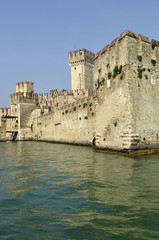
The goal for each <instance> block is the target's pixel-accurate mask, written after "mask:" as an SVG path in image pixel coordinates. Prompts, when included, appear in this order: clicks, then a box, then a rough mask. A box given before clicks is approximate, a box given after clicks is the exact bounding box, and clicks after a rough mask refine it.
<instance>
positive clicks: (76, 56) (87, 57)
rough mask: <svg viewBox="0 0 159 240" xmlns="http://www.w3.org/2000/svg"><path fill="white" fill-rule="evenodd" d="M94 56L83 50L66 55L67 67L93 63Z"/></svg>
mask: <svg viewBox="0 0 159 240" xmlns="http://www.w3.org/2000/svg"><path fill="white" fill-rule="evenodd" d="M94 57H95V54H94V53H93V52H91V51H89V50H86V49H85V48H83V49H79V50H75V51H72V52H69V53H68V59H69V65H74V64H75V65H76V64H77V63H79V62H84V61H86V62H88V63H91V64H93V63H94Z"/></svg>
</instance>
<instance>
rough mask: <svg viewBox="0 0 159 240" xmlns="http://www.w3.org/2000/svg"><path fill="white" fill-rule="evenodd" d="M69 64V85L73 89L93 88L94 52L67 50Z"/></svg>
mask: <svg viewBox="0 0 159 240" xmlns="http://www.w3.org/2000/svg"><path fill="white" fill-rule="evenodd" d="M68 57H69V66H70V67H71V85H72V90H75V89H91V90H93V67H94V57H95V55H94V53H92V52H90V51H88V50H86V49H80V50H77V51H73V52H69V55H68Z"/></svg>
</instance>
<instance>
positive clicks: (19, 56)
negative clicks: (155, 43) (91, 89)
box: [0, 0, 159, 108]
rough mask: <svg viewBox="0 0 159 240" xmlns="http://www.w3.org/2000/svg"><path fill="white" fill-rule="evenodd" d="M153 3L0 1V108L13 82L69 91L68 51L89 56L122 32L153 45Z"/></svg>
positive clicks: (158, 3) (158, 6)
mask: <svg viewBox="0 0 159 240" xmlns="http://www.w3.org/2000/svg"><path fill="white" fill-rule="evenodd" d="M158 10H159V0H151V1H150V0H133V1H132V0H78V1H77V0H0V108H1V107H9V105H10V102H9V101H10V97H9V95H10V94H12V93H15V91H16V90H15V88H16V83H17V82H23V81H29V82H34V92H37V93H46V92H49V91H50V90H51V89H58V90H61V89H67V90H70V89H71V71H70V67H69V65H68V52H69V51H73V50H74V49H75V48H76V49H81V48H86V49H88V50H90V51H92V52H94V53H95V54H96V53H97V52H98V51H100V50H101V49H102V48H103V47H105V46H106V45H107V44H110V43H111V41H112V40H113V39H115V38H116V37H118V36H119V35H120V34H121V33H122V32H123V31H124V30H126V29H129V30H131V31H133V32H134V33H135V34H142V35H145V36H147V37H149V39H150V40H151V39H156V40H159V14H158Z"/></svg>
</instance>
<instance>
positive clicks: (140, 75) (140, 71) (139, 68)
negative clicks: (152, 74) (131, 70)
mask: <svg viewBox="0 0 159 240" xmlns="http://www.w3.org/2000/svg"><path fill="white" fill-rule="evenodd" d="M145 70H146V69H145V68H141V67H140V66H138V69H137V71H138V78H140V79H141V78H142V73H143V72H144V71H145Z"/></svg>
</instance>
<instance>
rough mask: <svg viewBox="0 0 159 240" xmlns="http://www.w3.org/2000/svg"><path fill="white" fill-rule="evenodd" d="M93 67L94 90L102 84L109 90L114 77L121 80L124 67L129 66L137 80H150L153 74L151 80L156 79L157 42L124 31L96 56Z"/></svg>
mask: <svg viewBox="0 0 159 240" xmlns="http://www.w3.org/2000/svg"><path fill="white" fill-rule="evenodd" d="M94 65H95V71H94V75H95V86H96V89H98V88H99V86H100V85H103V84H105V85H107V88H109V87H110V85H112V84H111V82H113V80H114V79H117V78H116V76H119V75H120V76H119V78H121V79H123V78H124V69H125V70H126V69H127V68H126V66H130V69H132V70H133V71H135V72H136V75H137V77H139V78H142V77H143V76H144V77H145V78H147V79H148V78H151V76H150V75H151V74H152V73H153V75H154V76H153V78H155V79H158V71H159V41H157V40H154V39H152V40H151V41H150V40H149V38H148V37H146V36H143V35H141V34H139V35H138V36H136V34H135V33H133V32H132V31H129V30H126V31H124V32H123V33H122V34H120V36H119V37H118V38H116V39H114V40H113V41H112V42H111V43H110V45H106V47H104V48H103V49H102V50H101V51H100V52H98V53H97V54H96V56H95V64H94ZM130 69H129V70H130ZM143 71H144V73H143ZM154 72H156V73H154ZM142 73H143V74H142ZM110 80H111V82H110Z"/></svg>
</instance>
